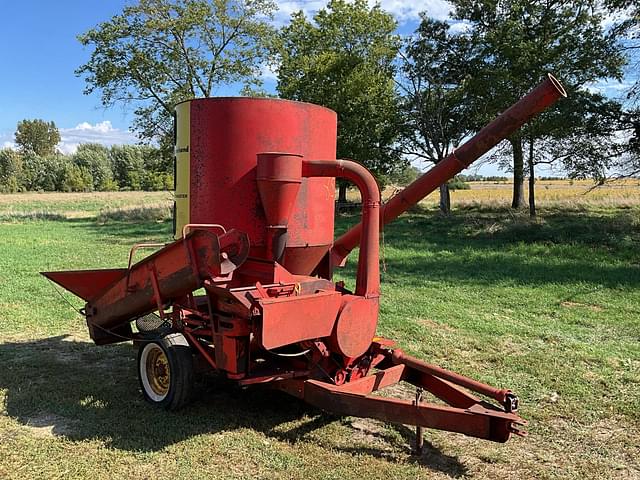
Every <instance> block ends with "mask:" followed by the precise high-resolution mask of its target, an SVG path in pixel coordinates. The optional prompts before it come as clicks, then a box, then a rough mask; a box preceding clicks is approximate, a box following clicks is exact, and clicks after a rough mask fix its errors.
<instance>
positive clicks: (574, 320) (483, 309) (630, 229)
mask: <svg viewBox="0 0 640 480" xmlns="http://www.w3.org/2000/svg"><path fill="white" fill-rule="evenodd" d="M629 188H631V187H629ZM635 188H637V187H635ZM465 192H466V191H465ZM471 192H473V190H471ZM164 195H165V196H166V194H164ZM559 195H560V194H559ZM629 195H630V196H632V194H631V193H629ZM7 197H9V196H7ZM7 197H3V196H0V307H2V308H1V310H0V312H1V313H0V365H2V368H1V369H0V478H12V479H13V478H16V479H27V478H28V479H31V478H88V477H90V478H283V479H284V478H287V479H289V478H322V479H332V478H336V479H338V478H340V479H351V478H354V479H355V478H364V477H369V478H427V479H430V478H452V477H453V478H456V477H469V478H567V479H568V478H640V460H639V459H640V442H638V438H640V255H639V254H638V252H639V251H640V206H638V205H637V204H635V203H634V202H632V201H630V202H626V201H624V202H621V201H619V200H616V199H615V198H613V197H609V199H606V198H603V199H602V200H598V201H595V200H594V201H590V202H584V203H577V202H576V201H575V200H574V199H570V200H566V199H565V200H563V199H560V200H558V201H556V202H554V201H551V200H549V201H546V202H542V203H543V205H542V207H541V212H540V219H539V220H538V221H536V222H531V221H529V220H528V219H527V217H526V213H524V214H513V213H511V212H510V211H509V210H508V209H504V208H502V207H499V206H496V202H494V201H493V200H487V201H486V202H485V203H478V202H476V203H475V204H474V203H472V202H467V203H464V202H458V205H459V207H458V208H457V209H456V210H455V211H454V213H453V215H451V216H450V217H441V216H440V215H438V214H437V213H436V212H435V211H434V210H433V208H432V207H431V204H430V203H429V202H430V200H427V201H426V202H425V204H424V206H423V207H422V208H419V209H416V210H415V211H414V212H413V213H411V214H408V215H405V216H403V217H402V218H401V219H400V220H399V221H398V222H396V223H395V224H393V225H391V226H389V227H387V229H386V230H385V235H384V243H383V252H384V259H383V262H382V265H383V271H382V288H383V301H382V306H381V321H380V325H379V332H380V333H381V334H383V335H386V336H389V337H391V338H394V339H396V340H397V341H398V343H399V344H401V345H402V347H403V348H404V349H405V350H407V351H408V352H410V353H412V354H414V355H417V356H420V357H421V358H424V359H427V360H429V361H432V362H434V363H438V364H441V365H443V366H445V367H449V368H452V369H454V370H456V371H459V372H461V373H464V374H468V375H471V376H473V377H475V378H478V379H480V380H483V381H487V382H489V383H492V384H495V385H499V386H505V387H511V388H513V389H514V390H515V391H516V392H517V393H518V394H519V395H520V398H521V400H522V403H523V405H522V411H521V414H522V416H523V417H525V418H527V419H529V420H530V422H531V423H530V425H529V431H530V437H529V438H527V439H520V438H517V439H514V440H511V441H510V442H509V443H507V444H504V445H498V444H493V443H488V442H484V441H481V440H475V439H470V438H466V437H463V436H460V435H456V434H451V433H445V432H437V431H432V430H429V431H427V432H426V439H427V453H425V454H424V455H423V456H422V457H420V458H417V457H415V456H412V455H411V452H410V446H411V441H412V432H411V431H410V429H408V428H406V427H403V426H392V425H385V424H382V423H380V422H376V421H369V420H362V419H354V418H342V417H335V416H331V415H327V414H324V413H322V412H319V411H317V410H315V409H313V408H310V407H308V406H305V405H303V404H301V403H298V402H296V401H293V400H291V399H289V397H285V396H283V395H281V394H277V393H275V392H270V391H268V390H256V389H252V390H248V391H243V390H237V389H235V388H233V387H232V386H230V385H226V384H223V383H221V382H212V383H207V384H205V385H203V386H201V388H202V396H201V398H199V400H198V401H196V402H195V403H194V404H193V405H192V406H190V407H189V408H187V409H185V410H184V411H182V412H179V413H166V412H162V411H158V410H154V409H152V408H150V406H148V405H147V404H145V402H144V401H143V400H142V397H141V394H140V393H139V391H138V385H137V379H136V373H135V352H134V351H133V349H132V348H131V347H130V346H128V345H116V346H111V347H95V346H94V345H92V344H91V343H89V341H88V336H87V333H86V331H85V327H84V325H83V321H82V319H81V318H80V317H79V316H78V315H77V314H76V313H74V312H73V310H72V309H71V307H70V306H69V305H68V304H67V302H66V301H65V300H63V299H62V298H61V297H60V295H59V293H58V292H56V290H55V289H54V288H53V286H51V285H50V284H49V283H47V282H46V281H45V280H44V279H43V278H42V277H40V276H39V275H38V273H37V272H38V271H40V270H49V269H50V270H55V269H73V268H91V267H118V266H124V265H126V261H127V253H128V250H129V248H130V246H131V244H133V243H135V242H141V241H165V240H167V239H168V238H169V235H170V229H171V221H170V220H167V219H166V216H165V215H163V214H160V213H161V212H162V211H163V210H162V208H164V207H163V206H162V205H164V204H163V202H164V201H165V199H164V197H162V196H161V195H160V194H135V193H130V194H124V195H123V194H120V193H116V194H90V195H87V196H85V197H83V196H81V195H73V194H71V195H62V194H50V195H41V196H38V195H34V196H33V197H32V196H29V197H25V198H24V200H23V202H20V204H15V203H11V202H9V201H7ZM14 198H15V197H14ZM17 198H22V197H17ZM567 198H569V197H567ZM612 198H613V199H612ZM461 203H462V205H461V206H460V204H461ZM616 203H620V204H621V205H622V207H624V208H622V207H620V206H615V205H616ZM455 204H456V200H455V199H454V205H455ZM145 210H149V212H150V213H148V214H147V213H144V212H145ZM12 212H13V214H12ZM16 212H21V213H22V216H20V215H18V214H17V213H16ZM43 212H44V213H46V214H47V215H44V214H43ZM77 212H82V215H79V214H78V213H77ZM131 212H133V213H131ZM356 219H357V217H353V216H352V217H349V216H347V217H340V218H338V225H337V228H338V230H344V229H345V228H346V227H347V225H348V224H350V223H352V222H353V221H354V220H356ZM353 260H355V258H354V259H353ZM354 266H355V261H351V262H350V263H349V264H348V266H347V268H346V269H345V270H343V271H341V272H340V274H339V275H340V277H341V278H344V279H345V280H346V281H347V282H348V283H351V284H352V283H353V275H354ZM62 295H64V297H65V298H66V299H67V300H68V301H70V302H71V303H72V304H73V305H74V306H76V307H77V306H80V303H79V302H78V301H76V300H75V299H73V298H72V297H70V296H69V295H68V294H66V293H63V294H62Z"/></svg>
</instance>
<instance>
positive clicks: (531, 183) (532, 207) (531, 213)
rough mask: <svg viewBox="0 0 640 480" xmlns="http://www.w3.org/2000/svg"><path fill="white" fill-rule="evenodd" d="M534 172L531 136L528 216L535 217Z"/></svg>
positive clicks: (530, 140)
mask: <svg viewBox="0 0 640 480" xmlns="http://www.w3.org/2000/svg"><path fill="white" fill-rule="evenodd" d="M535 188H536V172H535V164H534V162H533V138H531V139H529V217H531V218H536V191H535Z"/></svg>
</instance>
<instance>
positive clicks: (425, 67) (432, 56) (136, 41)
mask: <svg viewBox="0 0 640 480" xmlns="http://www.w3.org/2000/svg"><path fill="white" fill-rule="evenodd" d="M450 4H451V5H452V7H453V11H452V20H451V21H447V22H444V21H440V20H437V19H434V18H431V17H429V15H428V14H426V13H423V14H422V15H421V17H420V21H419V23H418V26H417V28H416V30H415V31H414V32H413V33H412V34H410V35H405V36H401V35H399V34H398V33H397V27H398V23H397V21H396V19H395V18H394V17H393V15H391V14H390V13H388V12H386V11H384V10H383V9H382V8H381V7H380V5H374V6H369V4H368V2H367V1H366V0H355V1H353V2H347V1H345V0H330V1H329V2H328V3H327V5H326V6H325V7H324V8H321V9H320V10H318V11H317V12H316V13H315V14H314V15H313V16H312V17H309V16H307V15H306V14H305V13H303V12H296V13H293V14H292V16H291V18H290V21H289V22H288V23H287V24H286V25H284V26H282V27H280V28H276V27H274V26H273V25H274V24H273V18H274V13H275V12H276V8H277V7H276V4H275V3H273V2H272V1H270V0H219V1H215V2H214V1H212V0H138V1H137V2H134V3H131V4H127V6H125V7H124V9H123V10H122V12H121V13H119V14H118V15H115V16H114V17H112V18H111V19H108V20H106V21H104V22H102V23H100V24H99V25H97V26H96V27H94V28H92V29H90V30H89V31H87V32H85V33H83V34H82V35H80V36H79V40H80V42H81V43H82V44H83V45H84V46H86V47H88V48H89V49H90V51H91V55H90V58H89V60H88V61H87V63H85V64H84V65H81V66H80V67H79V68H78V70H77V72H76V73H77V74H78V75H79V76H81V77H83V78H84V80H85V82H86V92H87V93H91V92H94V91H95V92H98V93H100V95H101V99H102V103H103V105H104V106H112V105H115V104H126V105H131V106H133V107H134V116H135V122H134V129H135V130H136V131H137V133H138V134H139V135H140V137H141V138H142V139H143V140H146V141H149V142H155V143H156V144H158V145H160V150H161V151H163V152H165V156H166V157H168V156H169V155H167V152H168V151H169V150H170V148H171V145H172V134H171V123H172V115H173V106H174V105H175V104H176V103H177V102H179V101H183V100H187V99H191V98H195V97H203V96H215V95H216V93H217V92H218V91H219V90H220V88H221V87H223V86H238V85H241V86H242V93H243V94H244V95H253V96H267V95H273V94H272V93H269V92H267V91H265V90H264V85H263V79H264V71H265V69H269V70H271V71H272V72H273V73H274V74H275V75H276V77H277V85H276V94H277V96H279V97H282V98H287V99H293V100H301V101H308V102H313V103H317V104H320V105H324V106H327V107H329V108H331V109H333V110H335V111H336V112H337V113H338V118H339V134H338V135H339V136H338V156H339V157H343V158H353V159H356V160H358V161H360V162H362V163H364V164H365V165H366V166H367V167H368V168H369V169H370V170H372V171H373V172H374V173H375V174H376V176H377V178H378V179H379V181H380V182H381V183H383V182H384V181H385V180H388V179H389V178H393V177H394V176H397V175H403V174H402V172H404V171H406V169H407V165H408V164H409V163H410V162H413V163H415V161H416V160H423V161H424V162H426V163H427V164H428V163H437V162H439V161H441V160H442V159H444V158H446V156H447V155H449V154H450V153H451V152H452V151H453V150H454V149H455V148H457V147H458V146H459V145H460V144H461V143H462V142H464V141H465V140H466V139H468V138H469V137H470V136H471V135H473V134H474V133H475V132H477V131H478V130H479V129H480V128H481V127H482V126H483V125H484V124H486V123H487V122H488V121H490V120H491V119H493V118H494V117H495V116H496V115H498V114H499V113H500V112H501V111H503V110H504V109H505V108H507V107H508V106H509V105H511V104H512V103H514V102H515V101H517V100H518V99H519V98H520V97H521V96H522V95H524V94H525V93H526V92H528V91H529V90H530V89H532V88H533V87H534V86H535V85H537V84H538V83H539V82H540V81H541V79H542V78H543V77H544V75H545V74H546V73H547V72H551V73H553V74H555V75H556V76H557V77H558V78H559V79H560V80H561V81H562V82H563V84H564V85H565V87H566V89H567V90H568V92H569V97H568V98H567V99H566V100H563V101H561V102H558V104H557V105H555V106H554V107H553V108H552V109H550V110H549V111H547V112H545V113H544V114H542V115H541V116H540V117H538V118H537V119H536V120H535V121H534V122H532V123H530V124H528V125H527V126H525V127H524V128H523V129H522V130H520V131H519V132H517V133H516V134H514V135H512V136H511V137H510V138H509V139H507V142H504V143H503V144H502V145H501V147H500V148H498V149H497V150H496V151H495V152H494V153H493V154H492V157H491V160H492V161H494V162H497V163H498V164H500V165H501V166H502V167H503V168H504V170H506V171H510V172H511V174H512V175H513V178H514V190H513V201H512V206H513V207H514V208H521V207H522V206H524V205H525V200H524V188H523V187H524V180H525V178H526V177H528V178H529V199H528V200H529V201H528V205H529V208H530V212H531V214H532V215H535V183H534V182H535V177H536V167H538V166H539V165H554V166H555V165H557V166H559V167H560V168H561V169H562V170H563V171H564V172H565V174H566V175H568V176H571V177H576V178H587V177H590V178H593V179H595V180H597V181H603V180H604V179H605V178H606V177H608V176H610V175H611V174H612V173H614V172H615V173H618V174H625V175H633V174H638V173H640V113H639V108H638V107H639V105H640V104H639V103H638V102H640V87H639V86H638V83H637V77H633V72H634V71H635V72H636V75H637V71H638V69H637V66H638V63H634V62H638V57H637V55H638V52H640V33H639V32H640V13H639V12H640V7H638V4H637V2H634V1H632V0H497V1H496V0H452V1H451V2H450ZM634 65H635V66H636V68H635V70H634V69H633V66H634ZM629 72H631V76H630V74H629ZM616 80H620V81H622V80H626V82H627V83H630V84H631V87H630V88H629V89H628V92H627V98H620V99H612V98H609V97H607V96H605V95H603V94H602V93H600V92H598V91H597V90H596V89H595V88H594V85H595V84H597V83H598V82H602V81H616ZM345 188H346V186H345V185H341V189H340V194H341V197H342V198H344V197H343V195H344V193H345ZM440 194H441V208H442V209H443V210H444V211H447V210H448V208H449V196H448V187H447V186H446V185H445V186H443V187H442V188H441V192H440Z"/></svg>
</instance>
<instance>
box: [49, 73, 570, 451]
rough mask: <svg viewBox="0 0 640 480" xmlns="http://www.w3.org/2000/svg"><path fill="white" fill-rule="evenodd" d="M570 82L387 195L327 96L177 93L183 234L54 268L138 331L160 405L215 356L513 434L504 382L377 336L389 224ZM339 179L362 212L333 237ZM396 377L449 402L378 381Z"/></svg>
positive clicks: (331, 400)
mask: <svg viewBox="0 0 640 480" xmlns="http://www.w3.org/2000/svg"><path fill="white" fill-rule="evenodd" d="M562 96H565V92H564V90H563V88H562V86H561V85H560V83H559V82H558V81H557V80H556V79H555V78H553V77H552V76H551V75H549V76H548V78H546V79H545V80H544V81H543V82H542V83H541V84H540V85H539V86H538V87H536V88H535V89H534V90H532V91H531V92H530V93H529V94H527V95H526V96H525V97H523V98H522V99H521V100H520V101H518V102H517V103H516V104H514V105H513V106H511V107H510V108H509V109H508V110H506V111H505V112H504V113H502V114H501V115H500V116H499V117H498V118H496V119H495V120H494V121H493V122H492V123H490V124H489V125H487V126H486V127H485V128H483V129H482V130H481V131H480V132H479V133H478V134H477V135H476V136H474V137H473V138H471V139H470V140H469V141H467V142H466V143H465V144H464V145H462V146H461V147H460V148H458V149H457V150H456V151H455V152H454V153H453V154H452V155H451V156H449V157H448V158H446V159H445V160H443V161H442V162H440V163H438V164H437V165H436V166H435V167H434V168H432V169H431V170H430V171H428V172H427V173H425V174H424V175H423V176H422V177H420V178H419V179H418V180H416V181H415V182H414V183H412V184H411V185H409V186H408V187H407V188H406V189H405V190H404V191H402V192H400V193H399V194H397V195H396V196H394V197H393V198H391V199H390V200H389V201H388V202H387V203H386V204H381V201H380V192H379V190H378V185H377V184H376V181H375V180H374V178H373V176H372V175H371V173H370V172H369V171H368V170H367V169H365V168H364V167H363V166H361V165H360V164H358V163H355V162H353V161H349V160H336V158H335V157H336V131H337V119H336V114H335V112H333V111H331V110H328V109H326V108H323V107H319V106H316V105H311V104H306V103H300V102H292V101H286V100H276V99H255V98H205V99H196V100H190V101H186V102H183V103H180V104H178V105H177V107H176V139H175V140H176V141H175V146H176V149H175V151H176V192H175V199H176V204H175V215H174V222H175V229H174V230H175V241H173V242H172V243H169V244H167V245H162V246H158V245H150V244H139V245H135V246H134V247H133V249H132V252H131V255H130V258H129V267H128V268H118V269H102V270H81V271H63V272H46V273H44V275H45V276H46V277H48V278H49V279H51V280H52V281H54V282H56V283H57V284H59V285H61V286H62V287H64V288H66V289H67V290H69V291H71V292H73V293H74V294H76V295H77V296H79V297H81V298H82V299H84V300H85V301H86V306H85V307H84V309H83V310H82V313H83V314H84V315H85V316H86V321H87V325H88V327H89V333H90V335H91V338H92V339H93V341H94V342H95V343H96V344H97V345H105V344H111V343H117V342H122V341H126V340H133V341H134V343H135V344H136V345H138V346H139V353H138V374H139V378H140V385H141V388H142V391H143V394H144V396H145V397H146V399H147V400H148V401H149V402H151V403H152V404H156V405H159V406H162V407H165V408H167V409H176V408H179V407H181V406H182V405H184V404H185V403H186V402H187V401H188V400H189V398H190V394H191V391H192V383H193V378H194V369H195V368H196V366H198V365H200V366H202V365H205V366H207V368H208V369H210V370H213V371H215V372H218V373H219V374H221V375H223V376H225V377H226V378H228V379H231V380H233V381H235V382H237V383H238V384H240V385H241V386H246V387H249V386H253V385H265V384H268V385H269V386H271V387H273V388H276V389H280V390H282V391H284V392H286V393H288V394H290V395H293V396H294V397H297V398H299V399H302V400H304V401H305V402H308V403H309V404H312V405H314V406H316V407H319V408H321V409H323V410H326V411H330V412H334V413H337V414H344V415H352V416H358V417H371V418H375V419H379V420H383V421H388V422H395V423H402V424H409V425H415V426H417V427H418V432H419V433H420V435H419V436H421V428H422V427H428V428H435V429H441V430H448V431H453V432H459V433H463V434H465V435H470V436H473V437H478V438H483V439H488V440H493V441H496V442H505V441H506V440H507V439H509V437H510V435H511V434H512V433H515V434H524V432H522V431H521V430H520V428H519V427H520V426H521V425H522V424H524V423H526V422H525V421H524V420H523V419H522V418H521V417H520V416H518V413H517V409H518V399H517V397H516V396H515V395H514V394H513V393H512V392H511V391H510V390H508V389H499V388H494V387H492V386H489V385H486V384H484V383H481V382H478V381H475V380H472V379H470V378H467V377H464V376H462V375H459V374H456V373H454V372H451V371H448V370H445V369H443V368H440V367H438V366H435V365H431V364H429V363H425V362H424V361H422V360H419V359H417V358H414V357H411V356H409V355H407V354H405V353H403V352H402V351H401V350H400V349H398V348H396V347H395V345H394V342H393V341H391V340H387V339H384V338H380V337H378V336H376V326H377V323H378V310H379V295H380V272H379V235H380V230H381V227H382V226H383V225H385V224H387V223H389V222H391V221H392V220H394V219H395V218H397V217H398V216H399V215H400V214H401V213H403V212H405V211H406V210H407V209H408V208H410V207H411V206H413V205H415V204H416V203H417V202H419V201H420V200H421V199H422V198H424V197H425V196H426V195H428V194H429V193H430V192H432V191H434V190H435V189H436V188H438V186H439V185H441V184H442V183H443V182H445V181H447V180H448V179H450V178H452V177H453V176H454V175H456V174H457V173H459V172H460V171H462V170H463V169H465V168H466V167H468V166H469V165H470V164H471V163H472V162H473V161H475V160H476V159H478V158H479V157H480V156H482V155H483V154H484V153H486V152H487V151H489V150H490V149H491V148H493V147H494V146H495V145H497V144H498V143H499V142H500V141H501V140H503V139H504V138H506V137H507V136H509V135H511V134H512V133H514V132H515V131H516V130H517V129H519V128H520V127H521V126H522V125H523V124H524V123H525V122H527V121H528V120H529V119H530V118H532V117H533V116H535V115H536V114H538V113H540V112H541V111H542V110H544V109H545V108H547V107H548V106H549V105H551V104H553V103H554V102H555V101H556V100H558V99H559V98H560V97H562ZM336 178H341V179H346V180H348V181H351V182H353V183H354V184H355V185H356V186H357V188H358V189H359V190H360V194H361V197H362V219H361V222H360V223H359V224H358V225H356V226H355V227H353V228H352V229H350V230H349V231H347V232H346V233H345V234H344V235H342V236H340V237H339V238H337V239H335V240H334V205H335V198H334V197H335V179H336ZM149 246H156V247H160V248H159V250H157V251H156V252H154V253H153V254H151V255H150V256H147V257H146V258H144V259H143V260H141V261H139V262H137V263H135V264H133V265H132V264H131V263H132V262H131V258H132V257H133V253H134V251H135V250H136V249H139V248H143V247H149ZM358 246H359V254H358V263H357V275H356V281H355V287H354V288H353V289H351V288H348V287H347V286H345V285H344V283H343V282H337V283H335V282H333V281H332V272H333V270H334V268H336V267H338V266H341V265H343V264H344V262H345V260H346V258H347V256H348V255H349V253H350V252H351V251H352V250H353V249H354V248H355V247H358ZM134 323H135V325H136V328H135V329H134V328H133V324H134ZM401 381H405V382H408V383H409V384H412V385H415V386H416V387H417V389H418V391H426V392H429V393H431V394H432V395H433V396H434V397H437V398H438V399H440V400H441V401H442V403H428V402H426V401H422V399H421V398H420V397H419V396H418V395H417V396H416V398H413V399H410V400H402V399H397V398H391V397H385V396H380V395H374V393H375V392H377V391H379V390H381V389H383V388H384V387H388V386H390V385H393V384H396V383H398V382H401ZM471 392H473V393H471ZM476 394H479V395H480V397H479V396H476ZM488 399H490V400H493V402H489V401H487V400H488Z"/></svg>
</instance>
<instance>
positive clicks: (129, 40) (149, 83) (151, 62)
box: [76, 0, 275, 143]
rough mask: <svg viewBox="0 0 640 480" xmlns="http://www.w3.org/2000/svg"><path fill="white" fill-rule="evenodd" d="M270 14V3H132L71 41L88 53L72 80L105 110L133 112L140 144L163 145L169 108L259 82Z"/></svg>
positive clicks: (229, 0)
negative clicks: (129, 108) (81, 81)
mask: <svg viewBox="0 0 640 480" xmlns="http://www.w3.org/2000/svg"><path fill="white" fill-rule="evenodd" d="M274 10H275V4H274V3H273V2H272V1H271V0H139V1H138V2H136V3H133V4H131V5H127V6H125V7H124V9H123V11H122V13H121V14H119V15H116V16H114V17H113V18H111V19H110V20H108V21H106V22H103V23H101V24H99V25H98V26H97V27H95V28H93V29H91V30H89V31H88V32H86V33H84V34H82V35H80V36H79V37H78V38H79V40H80V42H81V43H82V44H83V45H85V46H88V47H90V48H91V49H92V52H91V57H90V59H89V61H88V62H87V63H86V64H84V65H82V66H81V67H80V68H79V69H78V70H77V72H76V73H77V74H78V75H81V76H84V78H85V80H86V83H87V88H86V90H85V93H87V94H88V93H91V92H93V91H96V90H97V91H99V92H100V93H101V95H102V103H103V104H104V105H105V106H111V105H114V104H116V103H123V104H131V105H133V106H135V110H134V113H135V121H134V128H135V130H136V131H137V132H138V133H139V135H140V136H141V137H142V138H143V139H158V138H161V137H164V139H166V138H170V137H171V130H172V116H173V107H174V105H175V104H176V103H177V102H180V101H182V100H187V99H191V98H195V97H209V96H211V95H213V94H214V92H215V91H216V89H218V88H219V87H220V86H223V85H232V84H243V85H254V84H259V83H260V78H261V68H262V65H263V62H264V60H265V58H266V55H267V51H268V50H267V42H268V39H269V37H270V35H271V33H272V27H271V26H270V24H269V19H270V18H271V16H272V13H273V11H274ZM169 143H170V142H169Z"/></svg>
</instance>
